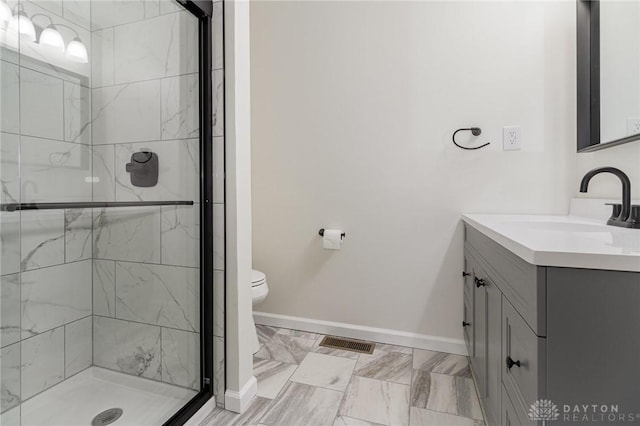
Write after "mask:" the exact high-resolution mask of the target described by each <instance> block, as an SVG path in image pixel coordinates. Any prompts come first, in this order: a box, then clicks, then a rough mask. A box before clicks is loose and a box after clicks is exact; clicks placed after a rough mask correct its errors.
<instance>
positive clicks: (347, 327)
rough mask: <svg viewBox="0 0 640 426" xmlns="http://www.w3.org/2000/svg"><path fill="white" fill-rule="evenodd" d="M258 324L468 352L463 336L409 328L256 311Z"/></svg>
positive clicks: (445, 350)
mask: <svg viewBox="0 0 640 426" xmlns="http://www.w3.org/2000/svg"><path fill="white" fill-rule="evenodd" d="M253 318H254V320H255V322H256V324H263V325H271V326H274V327H282V328H290V329H294V330H301V331H308V332H311V333H321V334H332V335H337V336H342V337H350V338H352V339H360V340H371V341H374V342H379V343H387V344H390V345H398V346H408V347H411V348H418V349H427V350H430V351H438V352H448V353H452V354H459V355H467V348H466V346H465V344H464V340H462V339H451V338H447V337H437V336H429V335H427V334H418V333H408V332H406V331H398V330H388V329H385V328H375V327H365V326H362V325H355V324H347V323H342V322H332V321H322V320H316V319H310V318H302V317H292V316H287V315H278V314H269V313H266V312H254V313H253Z"/></svg>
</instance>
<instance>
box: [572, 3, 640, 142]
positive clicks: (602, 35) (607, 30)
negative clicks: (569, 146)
mask: <svg viewBox="0 0 640 426" xmlns="http://www.w3.org/2000/svg"><path fill="white" fill-rule="evenodd" d="M577 8H578V10H577V30H578V33H577V55H578V57H577V65H578V69H577V72H578V74H577V81H578V88H577V89H578V96H577V101H578V147H577V148H578V152H589V151H596V150H600V149H604V148H609V147H612V146H617V145H620V144H624V143H629V142H633V141H637V140H640V2H639V1H628V0H627V1H624V0H577Z"/></svg>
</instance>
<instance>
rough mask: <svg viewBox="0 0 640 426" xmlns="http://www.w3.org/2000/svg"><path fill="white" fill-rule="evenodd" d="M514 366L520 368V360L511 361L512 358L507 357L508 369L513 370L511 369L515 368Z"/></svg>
mask: <svg viewBox="0 0 640 426" xmlns="http://www.w3.org/2000/svg"><path fill="white" fill-rule="evenodd" d="M514 365H515V366H516V367H520V360H518V361H514V360H513V359H511V357H510V356H508V357H507V368H508V369H509V370H511V367H513V366H514Z"/></svg>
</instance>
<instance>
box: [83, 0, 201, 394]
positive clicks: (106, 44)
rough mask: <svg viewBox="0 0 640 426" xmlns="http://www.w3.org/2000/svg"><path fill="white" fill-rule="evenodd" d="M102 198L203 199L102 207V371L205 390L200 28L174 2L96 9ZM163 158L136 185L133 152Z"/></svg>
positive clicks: (97, 247) (98, 255) (97, 357)
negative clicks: (148, 178)
mask: <svg viewBox="0 0 640 426" xmlns="http://www.w3.org/2000/svg"><path fill="white" fill-rule="evenodd" d="M91 6H92V7H91V14H92V16H91V17H92V19H91V24H92V46H91V47H92V51H93V61H92V90H91V111H92V117H91V127H92V142H93V143H92V159H93V164H94V168H93V176H94V181H96V182H94V185H93V200H94V201H158V200H163V201H170V200H189V201H195V202H196V204H195V205H194V206H162V207H142V208H123V209H113V208H111V209H95V210H94V211H93V227H92V228H93V363H94V364H95V365H97V366H100V367H105V368H109V369H112V370H116V371H120V372H123V373H127V374H132V375H137V376H142V377H146V378H149V379H153V380H159V381H163V382H167V383H171V384H175V385H179V386H183V387H188V388H194V389H199V386H200V359H199V358H200V335H199V333H200V323H199V318H200V294H199V280H200V273H199V267H200V264H199V257H200V241H199V235H200V222H199V209H200V205H199V203H198V201H199V198H200V197H199V168H200V167H199V140H198V138H199V134H200V129H199V106H198V96H199V84H198V74H197V73H198V22H197V19H196V18H194V17H193V16H192V15H190V14H189V13H188V12H186V11H184V10H181V7H178V5H177V4H176V3H174V2H173V0H162V1H155V2H153V1H151V2H150V1H125V2H120V1H109V2H105V1H93V2H92V3H91ZM140 150H151V151H153V152H155V153H156V154H157V155H158V158H159V165H160V169H159V177H158V184H157V185H156V186H154V187H149V188H141V187H136V186H133V185H132V184H131V180H130V175H129V173H128V172H127V171H126V164H127V163H129V162H130V161H131V155H132V154H133V153H135V152H138V151H140Z"/></svg>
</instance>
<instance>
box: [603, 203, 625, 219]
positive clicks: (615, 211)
mask: <svg viewBox="0 0 640 426" xmlns="http://www.w3.org/2000/svg"><path fill="white" fill-rule="evenodd" d="M605 205H607V206H611V207H612V209H611V217H610V218H609V220H610V221H611V220H618V218H619V217H620V213H622V204H620V203H605Z"/></svg>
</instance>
